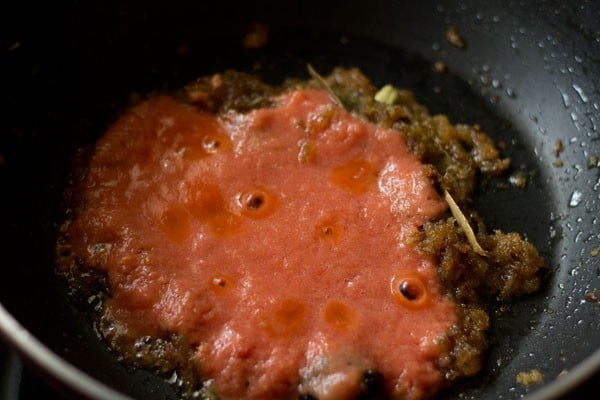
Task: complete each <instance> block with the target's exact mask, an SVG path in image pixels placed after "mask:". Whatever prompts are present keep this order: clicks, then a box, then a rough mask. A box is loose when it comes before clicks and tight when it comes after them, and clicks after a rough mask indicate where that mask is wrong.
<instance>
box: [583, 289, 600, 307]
mask: <svg viewBox="0 0 600 400" xmlns="http://www.w3.org/2000/svg"><path fill="white" fill-rule="evenodd" d="M584 298H585V301H587V302H588V303H596V305H598V306H600V297H598V295H597V294H596V293H592V292H588V293H586V294H585V297H584Z"/></svg>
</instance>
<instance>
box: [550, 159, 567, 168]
mask: <svg viewBox="0 0 600 400" xmlns="http://www.w3.org/2000/svg"><path fill="white" fill-rule="evenodd" d="M563 165H564V163H563V160H554V161H553V162H552V166H554V167H556V168H560V167H562V166H563Z"/></svg>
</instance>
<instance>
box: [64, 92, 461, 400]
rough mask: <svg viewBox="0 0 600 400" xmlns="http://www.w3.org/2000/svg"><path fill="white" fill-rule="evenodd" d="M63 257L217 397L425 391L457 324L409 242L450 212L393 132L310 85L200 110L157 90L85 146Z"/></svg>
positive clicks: (437, 380)
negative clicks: (372, 387) (93, 145)
mask: <svg viewBox="0 0 600 400" xmlns="http://www.w3.org/2000/svg"><path fill="white" fill-rule="evenodd" d="M82 190H83V193H84V207H83V211H82V212H81V214H80V215H79V217H78V218H77V219H75V221H73V223H72V225H71V227H70V231H69V233H70V237H71V242H72V245H73V250H74V251H75V253H76V254H79V255H80V256H81V257H82V258H83V259H84V261H85V262H86V263H87V264H89V265H91V266H93V267H95V268H99V269H102V270H105V271H106V272H107V274H108V277H109V283H110V286H111V289H110V293H111V297H110V298H109V299H108V300H107V302H106V304H105V307H106V312H108V313H110V314H111V315H112V316H113V317H114V318H115V324H116V325H118V326H119V327H120V329H124V330H125V331H126V332H127V334H128V335H131V336H132V337H141V336H144V335H157V336H160V335H164V334H169V333H178V334H182V335H185V336H187V337H188V338H189V340H190V342H191V343H192V344H193V345H194V346H195V348H196V353H197V360H198V362H197V367H198V370H199V372H200V373H201V374H202V375H203V376H204V377H206V378H208V379H213V380H214V383H215V387H216V388H217V390H218V391H219V393H221V395H222V396H223V397H224V398H232V399H233V398H247V399H269V398H285V397H288V396H291V397H294V393H297V392H298V390H300V391H301V392H302V393H311V394H313V395H316V396H318V397H319V398H320V399H338V398H339V399H341V398H348V397H351V396H352V395H354V394H356V393H357V391H358V390H359V389H360V377H361V376H362V373H363V372H364V371H365V370H366V369H369V368H371V369H376V370H378V371H380V372H381V373H382V374H383V376H384V378H385V380H386V382H387V383H386V384H387V390H388V391H389V393H390V394H392V395H394V396H395V397H399V398H400V397H402V398H405V397H406V398H419V397H420V396H421V395H422V394H424V393H430V392H432V391H434V390H435V388H436V387H439V386H440V385H441V383H442V382H443V377H442V375H441V373H440V372H439V371H438V369H437V367H436V360H437V358H438V357H439V356H440V351H441V350H440V347H438V346H436V338H437V337H439V335H442V334H443V333H444V332H446V331H447V330H448V329H449V328H450V326H451V325H452V324H453V323H454V322H455V321H456V314H455V309H454V305H453V304H452V303H451V302H450V301H449V300H448V299H447V298H446V297H444V296H443V295H442V294H441V289H440V283H439V280H438V276H437V272H436V267H435V265H432V264H431V262H430V261H429V260H428V259H427V258H424V257H423V256H422V255H420V254H419V253H418V252H417V251H416V249H415V248H414V247H413V245H411V244H408V243H407V238H408V236H409V235H410V234H411V233H412V232H414V231H415V230H416V229H418V227H419V226H420V225H421V224H423V223H424V222H425V221H427V220H429V219H431V218H433V217H435V216H437V215H439V214H440V213H442V212H443V211H445V209H446V205H445V202H444V201H443V200H442V199H441V198H440V197H439V196H438V194H437V193H436V191H435V190H434V188H433V187H432V184H431V182H430V179H429V178H428V177H427V176H426V174H425V170H424V167H423V165H422V164H420V163H419V161H418V160H417V159H416V158H415V157H414V156H412V155H411V154H410V153H409V152H408V151H407V149H406V146H405V143H404V142H403V139H402V138H401V136H400V135H399V134H398V133H397V132H395V131H391V130H386V129H383V128H380V127H377V126H375V125H372V124H369V123H366V122H364V121H362V120H361V119H359V118H357V117H353V116H351V115H350V114H348V113H347V112H346V111H344V110H343V109H341V108H339V107H338V106H336V105H334V104H333V103H332V101H331V99H330V98H329V97H328V95H327V94H326V93H324V92H320V91H315V90H298V91H293V92H289V93H287V94H284V95H282V96H281V97H280V98H279V104H278V106H277V107H274V108H272V109H260V110H255V111H252V112H250V113H248V114H246V115H241V114H237V113H235V112H229V113H227V114H225V115H222V116H219V117H217V116H214V115H211V114H208V113H204V112H201V111H198V110H197V109H195V108H193V107H192V106H190V105H185V104H181V103H178V102H177V101H175V100H174V99H173V98H171V97H168V96H161V97H157V98H154V99H151V100H148V101H146V102H145V103H143V104H141V105H139V106H137V107H135V108H134V109H132V110H131V111H130V112H128V113H127V114H126V115H124V116H123V117H122V118H120V119H119V120H118V121H117V122H116V123H115V124H114V125H113V126H112V127H111V128H110V129H109V131H108V133H107V134H106V135H105V136H104V137H103V138H102V139H101V140H100V141H99V143H98V144H97V149H96V152H95V155H94V156H93V159H92V161H91V166H90V169H89V173H88V176H87V178H86V180H85V181H84V182H83V189H82Z"/></svg>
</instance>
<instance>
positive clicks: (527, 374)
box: [517, 369, 544, 386]
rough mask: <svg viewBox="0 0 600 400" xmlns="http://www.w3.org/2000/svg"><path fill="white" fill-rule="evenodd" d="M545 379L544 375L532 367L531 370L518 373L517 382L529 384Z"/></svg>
mask: <svg viewBox="0 0 600 400" xmlns="http://www.w3.org/2000/svg"><path fill="white" fill-rule="evenodd" d="M542 380H544V375H542V373H541V372H540V371H539V370H537V369H532V370H531V371H521V372H519V373H518V374H517V383H520V384H521V385H525V386H528V385H530V384H532V383H538V382H541V381H542Z"/></svg>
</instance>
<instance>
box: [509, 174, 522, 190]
mask: <svg viewBox="0 0 600 400" xmlns="http://www.w3.org/2000/svg"><path fill="white" fill-rule="evenodd" d="M508 181H509V182H510V184H511V185H513V186H515V187H518V188H519V189H525V187H527V174H526V173H525V172H523V171H517V172H515V173H514V174H512V175H511V176H509V177H508Z"/></svg>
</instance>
